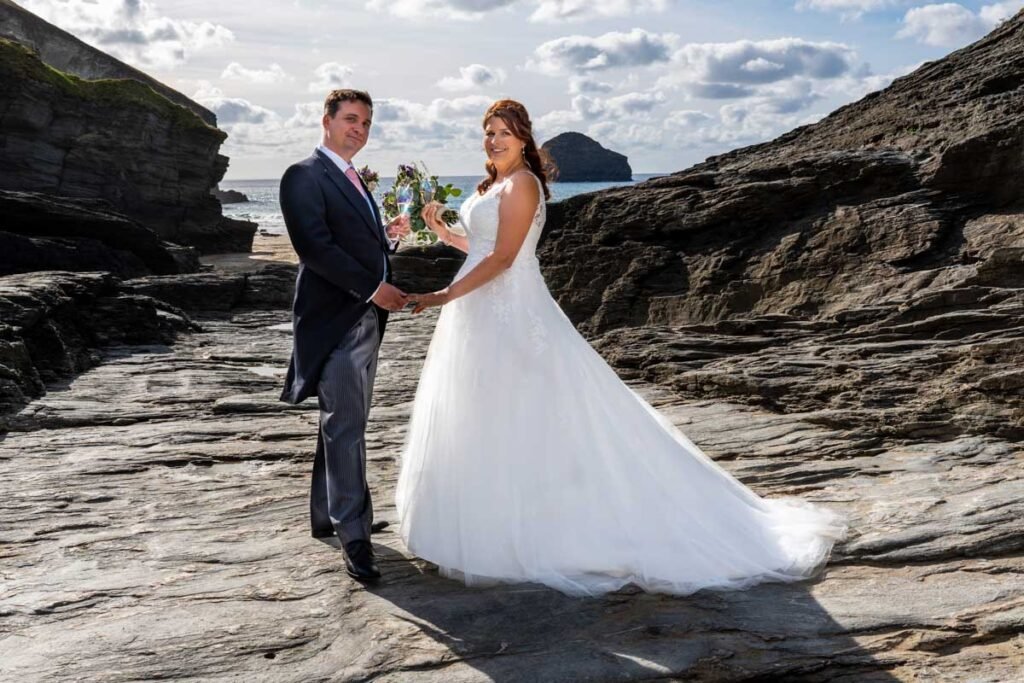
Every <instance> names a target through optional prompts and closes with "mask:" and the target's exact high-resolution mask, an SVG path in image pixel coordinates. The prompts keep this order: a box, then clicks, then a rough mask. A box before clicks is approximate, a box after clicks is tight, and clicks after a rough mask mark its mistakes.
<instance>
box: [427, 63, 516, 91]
mask: <svg viewBox="0 0 1024 683" xmlns="http://www.w3.org/2000/svg"><path fill="white" fill-rule="evenodd" d="M504 81H505V70H504V69H492V68H490V67H486V66H484V65H483V64H470V65H469V66H464V67H460V68H459V75H458V77H457V78H456V77H454V76H446V77H445V78H442V79H441V80H439V81H438V82H437V86H438V87H439V88H441V89H442V90H448V91H451V92H459V91H466V90H473V89H475V88H483V87H488V86H493V85H498V84H500V83H502V82H504Z"/></svg>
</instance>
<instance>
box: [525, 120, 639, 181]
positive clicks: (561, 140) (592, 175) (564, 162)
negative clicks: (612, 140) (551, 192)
mask: <svg viewBox="0 0 1024 683" xmlns="http://www.w3.org/2000/svg"><path fill="white" fill-rule="evenodd" d="M541 149H542V150H544V151H546V152H547V153H548V154H549V155H550V156H551V159H552V161H554V163H555V165H556V166H557V167H558V174H557V177H556V180H557V181H558V182H562V183H586V182H614V181H627V182H628V181H630V180H632V179H633V169H631V168H630V166H629V160H628V159H627V158H626V155H624V154H619V153H618V152H613V151H612V150H610V149H605V148H604V147H603V146H602V145H601V144H600V143H599V142H597V141H596V140H593V139H591V138H588V137H587V136H586V135H583V134H582V133H571V132H570V133H562V134H561V135H556V136H555V137H553V138H551V139H550V140H548V141H547V142H545V143H544V144H543V145H541Z"/></svg>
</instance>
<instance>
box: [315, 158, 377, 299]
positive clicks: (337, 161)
mask: <svg viewBox="0 0 1024 683" xmlns="http://www.w3.org/2000/svg"><path fill="white" fill-rule="evenodd" d="M317 149H318V150H320V151H321V152H323V153H324V154H326V155H327V158H328V159H330V160H331V161H333V162H334V165H335V166H337V167H338V168H339V169H341V174H342V175H345V172H346V171H348V169H349V168H350V167H351V168H354V166H353V165H352V164H350V163H349V162H347V161H345V160H344V159H342V158H341V157H340V156H338V155H337V154H335V153H334V152H332V151H331V150H329V149H327V148H326V147H324V146H323V145H317ZM345 180H346V181H348V182H352V181H350V180H349V179H348V177H347V176H346V178H345ZM360 194H362V193H361V192H360ZM365 199H366V205H367V207H368V208H369V209H370V215H371V216H373V217H374V220H377V218H376V216H377V214H376V213H374V212H373V209H374V206H373V203H372V202H373V198H372V197H370V193H369V192H367V193H366V196H365ZM384 238H385V239H387V241H388V247H389V248H390V249H394V248H395V240H393V239H391V238H390V237H388V236H387V234H385V235H384ZM382 258H383V259H384V279H383V280H381V281H380V285H377V289H375V290H373V294H371V295H370V298H369V299H367V301H373V297H375V296H377V292H379V291H380V288H381V285H383V284H384V283H385V282H387V278H388V257H387V256H386V255H382Z"/></svg>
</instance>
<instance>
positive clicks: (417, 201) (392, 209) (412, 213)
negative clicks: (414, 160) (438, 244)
mask: <svg viewBox="0 0 1024 683" xmlns="http://www.w3.org/2000/svg"><path fill="white" fill-rule="evenodd" d="M406 188H407V189H408V190H409V191H410V192H411V202H410V204H409V226H410V228H411V229H412V241H413V243H414V244H432V243H433V242H435V241H436V240H437V237H436V235H434V233H433V232H431V230H430V229H429V228H428V227H427V224H426V222H425V221H424V220H423V217H422V216H420V214H421V213H422V212H423V207H424V206H426V205H427V204H429V203H430V202H432V201H435V202H440V203H441V204H447V203H448V198H449V197H458V196H460V195H462V190H460V189H459V188H457V187H454V186H453V185H452V184H451V183H449V184H447V185H441V184H440V183H439V182H438V179H437V176H436V175H430V173H429V172H428V171H427V170H426V166H425V165H424V164H423V162H420V163H419V164H399V165H398V172H397V173H396V174H395V184H394V185H392V186H391V189H390V190H388V191H387V192H385V193H384V199H383V209H384V217H385V220H388V221H390V220H392V219H393V218H395V217H397V216H398V214H399V209H398V196H399V193H400V192H401V191H402V190H403V189H406ZM441 219H442V220H443V221H444V222H445V223H447V224H448V225H454V224H455V223H456V222H458V220H459V214H458V212H456V211H453V210H452V209H446V210H444V211H443V212H442V213H441Z"/></svg>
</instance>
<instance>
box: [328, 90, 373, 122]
mask: <svg viewBox="0 0 1024 683" xmlns="http://www.w3.org/2000/svg"><path fill="white" fill-rule="evenodd" d="M342 102H362V103H363V104H365V105H366V106H367V107H369V108H370V114H373V100H372V99H370V93H368V92H365V91H363V90H350V89H348V88H342V89H341V90H332V91H331V92H330V93H328V95H327V99H326V100H324V113H325V114H327V115H328V116H330V117H331V118H332V119H333V118H334V115H335V114H337V113H338V107H340V106H341V103H342Z"/></svg>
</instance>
